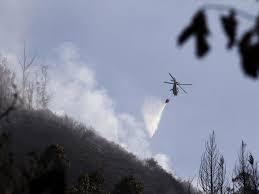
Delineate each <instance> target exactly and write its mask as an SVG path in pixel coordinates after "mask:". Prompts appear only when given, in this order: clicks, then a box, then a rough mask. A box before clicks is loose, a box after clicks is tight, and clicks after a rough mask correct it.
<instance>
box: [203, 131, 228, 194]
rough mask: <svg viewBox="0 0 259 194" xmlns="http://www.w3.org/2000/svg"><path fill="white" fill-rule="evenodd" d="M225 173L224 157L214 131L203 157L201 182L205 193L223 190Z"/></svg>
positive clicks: (211, 193) (210, 193)
mask: <svg viewBox="0 0 259 194" xmlns="http://www.w3.org/2000/svg"><path fill="white" fill-rule="evenodd" d="M225 174H226V170H225V165H224V158H223V156H220V154H219V151H218V148H217V144H216V141H215V133H214V131H213V133H212V134H211V135H210V137H209V140H208V141H206V143H205V151H204V153H203V155H202V157H201V164H200V170H199V184H200V186H201V188H202V189H203V191H204V192H205V193H208V194H216V193H217V192H218V191H220V190H221V189H222V190H223V185H224V181H225Z"/></svg>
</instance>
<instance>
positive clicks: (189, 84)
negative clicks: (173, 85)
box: [178, 83, 192, 86]
mask: <svg viewBox="0 0 259 194" xmlns="http://www.w3.org/2000/svg"><path fill="white" fill-rule="evenodd" d="M178 85H182V86H191V85H192V84H181V83H178Z"/></svg>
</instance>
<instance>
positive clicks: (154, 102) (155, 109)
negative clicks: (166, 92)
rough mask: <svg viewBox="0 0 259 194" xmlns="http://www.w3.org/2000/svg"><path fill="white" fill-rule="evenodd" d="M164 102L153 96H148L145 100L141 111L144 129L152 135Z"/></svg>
mask: <svg viewBox="0 0 259 194" xmlns="http://www.w3.org/2000/svg"><path fill="white" fill-rule="evenodd" d="M165 106H166V103H164V102H163V101H161V100H160V99H157V98H155V97H152V98H148V99H146V100H145V102H144V105H143V109H142V113H143V117H144V122H145V126H146V129H147V131H148V133H149V135H150V137H152V136H153V135H154V134H155V132H156V130H157V128H158V125H159V122H160V119H161V117H162V114H163V111H164V109H165Z"/></svg>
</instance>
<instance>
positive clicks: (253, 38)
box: [178, 9, 259, 78]
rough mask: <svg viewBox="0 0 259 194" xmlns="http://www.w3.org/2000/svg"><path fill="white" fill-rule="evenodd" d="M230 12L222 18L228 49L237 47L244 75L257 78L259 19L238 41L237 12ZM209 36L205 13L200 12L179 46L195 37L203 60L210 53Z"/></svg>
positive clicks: (179, 40)
mask: <svg viewBox="0 0 259 194" xmlns="http://www.w3.org/2000/svg"><path fill="white" fill-rule="evenodd" d="M228 11H229V15H228V16H221V17H220V22H221V24H222V28H223V31H224V33H225V35H226V37H227V48H228V49H231V48H233V47H234V46H237V47H238V51H239V55H240V59H241V60H240V61H241V66H242V69H243V71H244V73H245V74H246V75H248V76H249V77H251V78H257V77H258V69H259V55H258V53H259V19H257V21H256V24H255V26H254V27H253V28H252V29H250V30H247V31H246V32H245V33H244V34H243V35H242V36H241V38H240V39H239V40H237V35H236V34H237V26H238V20H237V18H236V14H237V11H236V10H235V9H230V10H228ZM208 35H209V29H208V27H207V23H206V15H205V11H201V10H198V12H197V13H195V15H194V17H193V18H192V20H191V24H190V25H188V26H187V27H186V28H184V30H183V31H182V32H181V33H180V36H179V37H178V44H179V45H182V44H184V43H185V42H186V41H187V40H188V39H189V38H190V37H191V36H194V37H195V39H196V42H195V44H196V50H195V53H196V56H197V57H198V58H201V57H203V56H205V55H206V54H207V53H208V51H209V48H210V47H209V44H208V42H207V39H206V37H207V36H208Z"/></svg>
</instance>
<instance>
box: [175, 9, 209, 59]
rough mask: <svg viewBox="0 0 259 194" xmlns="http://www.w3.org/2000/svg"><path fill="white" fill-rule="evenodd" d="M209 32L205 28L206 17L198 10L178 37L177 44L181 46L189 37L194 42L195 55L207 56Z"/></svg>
mask: <svg viewBox="0 0 259 194" xmlns="http://www.w3.org/2000/svg"><path fill="white" fill-rule="evenodd" d="M208 35H209V30H208V27H207V21H206V15H205V13H204V11H203V10H199V11H198V12H197V13H196V14H195V15H194V17H193V19H192V21H191V23H190V24H189V25H188V26H187V27H186V28H184V30H183V31H182V32H181V34H180V36H179V37H178V44H179V45H183V44H184V43H185V42H186V41H187V40H188V39H189V38H190V37H191V36H194V38H195V42H196V44H195V45H196V55H197V57H203V56H205V55H206V54H207V52H208V51H209V49H210V46H209V44H208V41H207V36H208Z"/></svg>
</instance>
